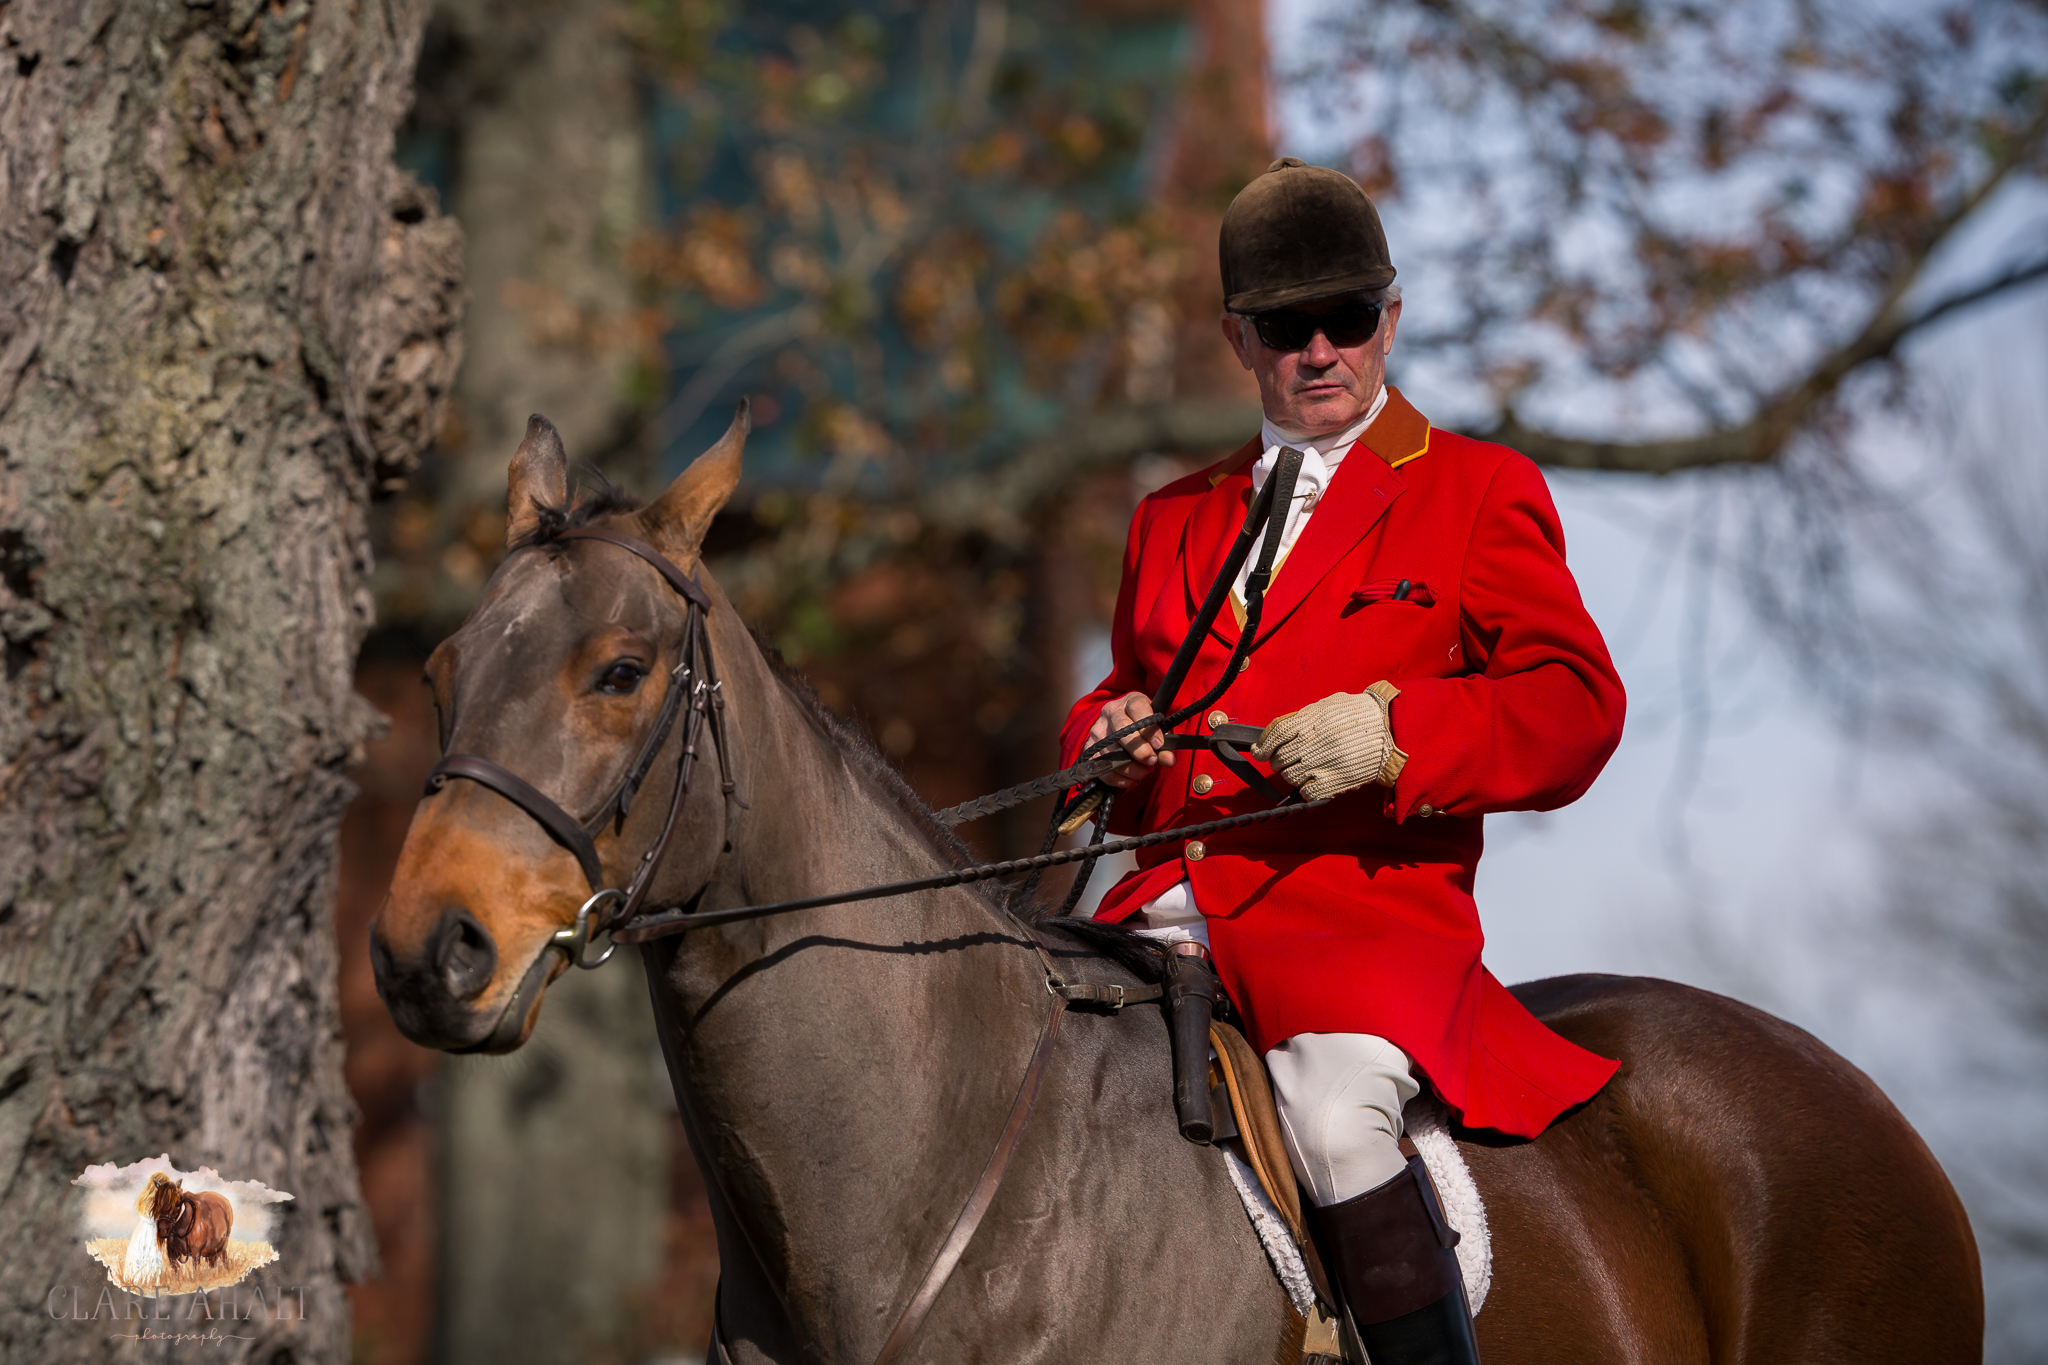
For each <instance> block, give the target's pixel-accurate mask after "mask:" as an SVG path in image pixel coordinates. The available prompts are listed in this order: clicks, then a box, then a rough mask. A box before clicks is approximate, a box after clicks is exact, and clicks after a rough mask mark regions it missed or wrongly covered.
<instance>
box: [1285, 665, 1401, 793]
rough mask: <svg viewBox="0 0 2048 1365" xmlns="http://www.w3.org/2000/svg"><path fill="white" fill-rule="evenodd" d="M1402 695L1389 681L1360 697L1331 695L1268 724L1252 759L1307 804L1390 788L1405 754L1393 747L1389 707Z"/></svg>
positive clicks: (1345, 694) (1363, 693) (1360, 694)
mask: <svg viewBox="0 0 2048 1365" xmlns="http://www.w3.org/2000/svg"><path fill="white" fill-rule="evenodd" d="M1400 695H1401V691H1400V689H1399V688H1397V687H1395V686H1394V685H1393V684H1392V683H1390V682H1384V681H1382V682H1376V683H1374V684H1373V685H1372V686H1371V687H1368V688H1367V689H1366V690H1365V691H1363V692H1335V693H1332V694H1331V695H1329V696H1327V697H1324V698H1323V699H1322V700H1321V701H1317V702H1310V703H1309V704H1308V705H1307V706H1304V707H1302V708H1301V709H1300V710H1299V711H1290V712H1288V713H1287V714H1286V715H1284V716H1276V717H1275V718H1274V719H1273V720H1271V721H1269V722H1268V723H1267V725H1266V728H1265V729H1264V730H1263V731H1261V732H1260V734H1259V742H1258V743H1256V744H1254V745H1253V746H1252V757H1254V758H1256V759H1259V760H1260V761H1261V762H1266V763H1271V764H1272V765H1273V766H1274V767H1275V768H1277V769H1278V770H1279V772H1280V776H1282V777H1284V778H1286V779H1287V780H1288V781H1289V782H1290V783H1292V784H1293V785H1295V786H1297V787H1299V788H1301V794H1302V795H1303V796H1304V797H1306V798H1308V799H1309V800H1311V801H1319V800H1321V799H1322V798H1323V797H1326V796H1336V795H1337V794H1338V793H1340V792H1348V791H1350V790H1351V789H1352V788H1354V787H1362V786H1364V785H1365V784H1366V783H1368V782H1377V783H1379V784H1380V785H1381V786H1383V787H1391V786H1393V785H1394V779H1395V778H1397V777H1399V776H1400V775H1401V769H1402V767H1403V766H1404V765H1405V764H1406V763H1407V762H1408V755H1406V754H1404V753H1402V752H1401V751H1400V749H1398V748H1397V747H1395V745H1394V729H1393V725H1392V724H1391V723H1390V721H1389V719H1388V715H1387V706H1388V703H1390V702H1392V701H1393V700H1394V698H1395V697H1398V696H1400Z"/></svg>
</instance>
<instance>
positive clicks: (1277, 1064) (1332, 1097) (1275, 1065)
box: [1137, 882, 1419, 1205]
mask: <svg viewBox="0 0 2048 1365" xmlns="http://www.w3.org/2000/svg"><path fill="white" fill-rule="evenodd" d="M1192 890H1193V888H1191V887H1189V886H1188V884H1187V883H1186V882H1182V883H1180V884H1179V885H1178V886H1176V887H1174V888H1173V889H1172V890H1170V891H1168V892H1166V893H1165V894H1164V895H1162V896H1160V897H1159V898H1158V899H1157V900H1155V901H1153V902H1152V903H1151V904H1149V905H1147V906H1146V907H1145V909H1144V911H1143V915H1142V917H1143V920H1144V924H1143V926H1142V927H1138V930H1137V931H1138V932H1139V933H1141V934H1143V935H1145V936H1146V937H1147V938H1153V939H1158V940H1159V941H1160V942H1162V943H1175V942H1179V941H1181V940H1184V939H1194V940H1195V941H1196V942H1198V943H1200V944H1202V945H1203V946H1204V947H1206V946H1207V945H1208V942H1209V926H1208V923H1207V921H1205V920H1204V919H1203V918H1202V915H1201V912H1200V911H1199V910H1197V909H1196V908H1195V904H1194V896H1193V895H1192ZM1266 1070H1267V1071H1268V1072H1270V1073H1271V1074H1272V1077H1273V1099H1274V1100H1275V1102H1276V1103H1277V1104H1278V1106H1279V1109H1280V1131H1281V1133H1282V1135H1283V1136H1284V1137H1285V1138H1286V1140H1287V1155H1288V1157H1289V1159H1290V1160H1292V1162H1293V1163H1294V1174H1295V1176H1296V1178H1297V1179H1299V1180H1300V1181H1301V1183H1302V1185H1303V1187H1304V1188H1305V1189H1307V1190H1308V1192H1309V1195H1310V1197H1311V1198H1312V1199H1313V1200H1314V1201H1315V1202H1316V1204H1318V1205H1326V1204H1339V1203H1342V1202H1343V1201H1344V1200H1346V1199H1350V1198H1352V1197H1354V1196H1356V1195H1361V1194H1364V1193H1365V1192H1366V1191H1367V1190H1370V1189H1373V1188H1374V1187H1376V1186H1379V1185H1384V1184H1385V1183H1386V1182H1387V1181H1389V1180H1392V1179H1393V1178H1394V1177H1395V1176H1397V1175H1399V1174H1400V1173H1401V1170H1402V1168H1403V1167H1404V1166H1406V1165H1407V1160H1408V1159H1407V1158H1406V1157H1404V1156H1402V1155H1401V1149H1400V1146H1399V1143H1400V1140H1401V1109H1402V1106H1404V1105H1406V1104H1407V1103H1408V1101H1409V1100H1411V1099H1413V1098H1415V1094H1416V1091H1417V1090H1418V1089H1419V1087H1418V1086H1417V1085H1416V1083H1415V1078H1414V1076H1413V1075H1412V1074H1410V1072H1409V1067H1408V1055H1407V1054H1406V1053H1404V1052H1402V1051H1401V1049H1400V1048H1398V1047H1395V1046H1394V1045H1393V1044H1392V1043H1390V1042H1388V1041H1387V1040H1386V1039H1384V1038H1376V1037H1374V1036H1373V1035H1372V1034H1370V1033H1301V1034H1296V1035H1295V1036H1294V1037H1292V1038H1289V1039H1286V1040H1285V1041H1283V1042H1282V1043H1280V1045H1279V1046H1277V1047H1275V1048H1273V1049H1272V1051H1270V1052H1268V1053H1267V1054H1266Z"/></svg>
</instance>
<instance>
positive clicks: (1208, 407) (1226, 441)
mask: <svg viewBox="0 0 2048 1365" xmlns="http://www.w3.org/2000/svg"><path fill="white" fill-rule="evenodd" d="M1260 419H1261V414H1260V410H1259V405H1258V404H1257V403H1255V402H1243V401H1240V400H1236V399H1226V400H1221V401H1218V400H1215V399H1188V400H1184V401H1179V402H1168V403H1153V404H1147V405H1144V406H1139V407H1126V408H1111V409H1107V410H1105V411H1102V412H1095V413H1090V414H1088V416H1087V417H1086V418H1085V419H1083V420H1081V421H1078V422H1076V423H1074V425H1073V426H1072V427H1071V428H1070V429H1063V430H1062V431H1060V432H1059V434H1057V435H1054V436H1048V437H1044V438H1042V439H1039V440H1037V441H1034V442H1032V443H1031V444H1029V445H1027V446H1025V447H1024V448H1023V449H1022V450H1020V451H1018V452H1017V453H1016V454H1015V455H1013V456H1011V457H1010V458H1008V459H1006V460H1004V461H1003V462H1002V463H1001V465H999V466H998V467H997V468H995V469H993V470H991V471H990V472H988V473H985V474H967V475H961V476H959V477H957V478H953V479H948V480H946V481H945V482H944V483H941V484H938V485H937V486H935V487H934V488H933V489H932V490H931V492H930V493H929V494H928V495H927V496H926V497H925V498H924V499H923V503H924V507H923V511H924V515H925V517H926V519H927V520H929V521H930V522H931V523H932V524H933V525H935V526H937V527H940V528H942V529H944V530H948V531H955V532H959V531H968V530H975V531H980V532H982V533H983V534H986V535H988V536H990V537H991V538H993V539H996V540H999V541H1002V542H1004V543H1006V544H1008V543H1022V542H1023V541H1025V540H1026V539H1028V538H1029V536H1030V534H1031V532H1030V531H1029V529H1028V526H1027V520H1026V519H1027V518H1028V516H1029V514H1030V512H1031V509H1032V508H1034V507H1036V506H1038V505H1040V504H1042V503H1043V502H1045V501H1046V500H1047V499H1049V498H1051V497H1054V496H1056V495H1057V494H1058V493H1060V492H1061V491H1062V490H1063V489H1066V488H1069V487H1071V486H1072V485H1073V483H1074V482H1075V481H1076V480H1078V479H1082V478H1085V477H1087V476H1088V475H1089V474H1092V473H1094V472H1096V471H1097V470H1102V469H1114V468H1116V467H1117V466H1119V465H1123V464H1127V463H1129V462H1130V461H1131V460H1134V459H1136V458H1138V457H1139V456H1142V455H1145V454H1149V453H1151V452H1153V451H1173V450H1225V449H1228V448H1229V447H1231V446H1235V445H1237V444H1238V443H1239V442H1241V441H1243V440H1244V439H1245V437H1247V436H1250V435H1252V434H1253V433H1254V432H1256V431H1258V429H1259V422H1260Z"/></svg>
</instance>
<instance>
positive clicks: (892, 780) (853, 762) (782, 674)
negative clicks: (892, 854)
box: [747, 626, 975, 867]
mask: <svg viewBox="0 0 2048 1365" xmlns="http://www.w3.org/2000/svg"><path fill="white" fill-rule="evenodd" d="M747 633H748V634H749V635H751V636H753V637H754V646H755V647H756V648H757V649H759V650H760V651H761V657H762V658H763V659H766V660H767V661H768V671H769V672H770V673H772V674H774V676H775V681H776V682H777V683H779V684H780V685H781V687H782V690H783V691H784V692H786V693H787V694H788V695H789V698H790V700H791V701H794V702H795V703H796V704H797V709H798V710H800V711H801V712H802V713H803V715H804V718H805V719H806V720H808V721H810V723H811V725H812V726H813V728H815V729H816V730H817V731H818V733H819V734H820V735H822V736H823V737H824V738H825V740H826V741H827V742H828V743H830V744H831V745H832V746H833V747H834V748H835V749H837V750H838V751H839V754H840V756H841V757H842V758H844V759H846V761H847V763H848V765H849V766H850V767H852V769H853V770H854V771H855V772H856V773H859V774H860V775H861V776H862V777H865V778H867V779H868V780H869V781H871V782H873V783H874V784H875V785H876V786H877V787H878V788H880V789H881V791H882V793H883V794H884V795H885V796H887V797H888V798H889V800H890V801H891V802H892V803H893V804H894V805H895V806H896V807H897V808H898V809H899V810H901V811H902V812H903V813H904V814H905V815H907V816H909V817H910V820H911V823H912V824H914V825H916V826H917V829H918V832H919V833H921V834H923V835H924V836H925V838H927V839H929V840H930V841H931V844H932V847H933V848H935V849H937V850H938V851H939V852H940V853H941V854H943V855H945V857H946V858H948V859H949V860H951V862H952V864H953V865H954V866H955V867H965V866H966V865H967V864H969V863H972V862H973V861H974V860H975V859H974V852H973V850H971V849H969V848H968V847H967V845H966V844H965V843H963V842H961V839H960V836H959V835H957V834H955V833H954V832H953V828H952V826H950V825H946V824H942V823H940V821H939V818H938V816H936V815H934V814H933V813H932V808H931V807H930V806H928V805H926V804H925V803H924V798H923V797H921V796H919V795H918V794H917V792H916V791H915V790H913V789H912V787H911V785H910V784H909V783H908V782H906V781H904V779H903V774H902V773H900V772H898V771H897V770H896V765H895V764H893V763H891V762H890V761H889V760H888V759H887V758H886V757H885V756H884V755H883V754H882V751H881V750H880V749H877V748H876V747H875V742H874V740H873V739H871V738H869V737H868V733H867V731H865V730H863V729H862V728H861V727H860V726H858V725H856V724H854V722H852V721H850V720H848V719H847V718H846V717H844V716H842V715H840V714H839V713H838V712H837V711H834V710H833V709H832V708H831V707H829V706H827V705H826V704H825V699H824V698H823V697H820V696H819V695H818V690H817V689H816V688H814V687H812V686H811V683H810V679H808V678H806V677H804V675H803V674H802V673H800V672H798V671H797V669H796V666H795V665H794V664H792V663H790V662H789V660H787V659H785V658H783V657H782V651H781V650H779V649H777V648H776V647H775V646H774V645H773V644H772V643H770V642H769V641H768V640H766V639H765V638H763V637H762V635H761V632H759V631H757V630H755V629H754V628H753V627H752V626H748V627H747Z"/></svg>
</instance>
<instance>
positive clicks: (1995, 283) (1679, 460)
mask: <svg viewBox="0 0 2048 1365" xmlns="http://www.w3.org/2000/svg"><path fill="white" fill-rule="evenodd" d="M2044 138H2048V103H2044V104H2043V105H2042V107H2041V108H2040V110H2038V111H2037V112H2036V113H2035V115H2034V118H2033V121H2032V122H2031V123H2029V124H2028V125H2027V127H2026V128H2025V129H2024V130H2022V131H2021V132H2020V134H2019V135H2018V136H2016V137H2015V138H2014V139H2013V140H2012V142H2011V143H2010V144H2008V145H2007V147H2006V148H2005V152H2004V155H2002V156H2001V157H2000V158H1999V160H1998V162H1997V164H1996V165H1995V166H1993V168H1992V171H1991V174H1989V175H1988V176H1986V177H1985V178H1984V180H1983V181H1982V183H1980V184H1979V185H1977V187H1976V188H1975V189H1973V190H1972V191H1971V192H1970V193H1969V194H1967V195H1965V196H1964V197H1963V198H1962V199H1961V200H1960V201H1959V202H1958V203H1957V204H1956V205H1955V207H1954V208H1953V209H1951V210H1950V211H1949V212H1948V213H1947V214H1946V215H1944V216H1943V217H1942V218H1941V219H1940V220H1939V221H1938V222H1937V223H1936V224H1935V225H1934V226H1933V228H1932V229H1931V230H1930V231H1929V232H1928V234H1927V236H1926V237H1925V239H1924V240H1923V241H1922V242H1921V243H1920V245H1919V247H1918V249H1917V250H1915V251H1914V252H1913V253H1912V255H1911V256H1910V257H1909V258H1908V260H1907V261H1906V263H1905V265H1904V266H1903V267H1901V268H1900V270H1899V271H1898V272H1897V273H1896V274H1895V275H1894V276H1893V277H1892V280H1891V282H1890V283H1889V284H1888V285H1887V286H1886V288H1885V291H1884V293H1883V294H1882V295H1881V296H1880V297H1879V299H1878V301H1877V304H1876V306H1875V307H1874V308H1873V309H1872V310H1871V315H1870V319H1869V321H1868V322H1866V323H1865V324H1864V327H1863V331H1862V332H1861V333H1860V334H1859V335H1857V336H1856V337H1855V338H1854V339H1853V340H1851V341H1849V342H1848V343H1847V344H1845V345H1843V346H1841V347H1839V348H1837V349H1836V350H1834V351H1832V352H1830V353H1829V354H1827V355H1826V356H1824V357H1822V358H1821V359H1820V361H1819V362H1818V363H1816V364H1815V365H1814V367H1813V369H1812V370H1810V371H1809V372H1808V373H1807V376H1806V377H1805V378H1804V379H1803V380H1801V381H1800V382H1798V383H1797V384H1795V385H1792V386H1790V387H1787V388H1784V389H1781V390H1779V392H1778V394H1777V395H1776V396H1775V397H1773V398H1771V399H1769V400H1768V401H1766V402H1765V403H1764V404H1763V405H1762V406H1761V407H1760V408H1758V410H1757V412H1756V414H1755V415H1754V416H1752V417H1751V418H1750V419H1749V420H1748V421H1746V422H1742V423H1739V424H1735V425H1729V426H1720V427H1714V428H1711V429H1709V430H1707V431H1704V432H1701V433H1700V434H1698V435H1696V436H1684V437H1676V438H1672V439H1668V440H1660V441H1592V440H1583V439H1579V438H1576V437H1570V436H1561V435H1558V434H1557V433H1555V432H1549V431H1543V430H1539V429H1537V428H1534V427H1530V426H1526V425H1524V424H1523V423H1522V422H1521V421H1520V419H1518V418H1517V417H1516V416H1515V414H1514V410H1513V408H1509V409H1508V411H1507V412H1506V413H1504V414H1503V415H1502V417H1501V419H1500V420H1499V421H1498V422H1497V423H1495V424H1494V425H1493V427H1491V428H1490V429H1487V430H1483V431H1475V432H1474V433H1473V434H1474V435H1477V436H1480V437H1481V438H1483V439H1485V440H1489V441H1499V442H1500V443H1501V444H1503V445H1509V446H1513V447H1514V448H1515V449H1517V450H1519V451H1521V452H1522V453H1523V454H1525V455H1527V456H1528V457H1529V458H1530V459H1532V460H1534V461H1536V462H1537V463H1538V464H1545V465H1554V466H1557V467H1559V468H1564V469H1610V470H1625V471H1630V472H1634V473H1642V474H1673V473H1676V472H1678V471H1679V470H1682V469H1697V468H1700V467H1702V466H1706V465H1718V464H1766V463H1769V462H1770V461H1772V460H1774V459H1776V458H1777V457H1778V456H1779V455H1780V454H1781V453H1782V452H1783V451H1784V449H1785V446H1786V444H1787V443H1788V442H1790V441H1791V439H1792V438H1793V437H1794V436H1795V435H1797V434H1798V432H1799V431H1800V429H1801V428H1803V427H1804V426H1805V425H1806V424H1807V423H1808V422H1809V421H1811V420H1812V418H1813V417H1814V415H1815V414H1816V413H1817V412H1818V410H1819V409H1820V408H1821V407H1822V405H1823V404H1825V403H1826V402H1827V401H1828V400H1829V399H1830V398H1832V397H1833V396H1834V394H1835V392H1836V391H1837V390H1838V389H1840V388H1841V386H1842V383H1843V381H1844V380H1846V379H1847V378H1848V377H1849V375H1850V374H1851V373H1852V372H1854V371H1855V370H1856V369H1858V368H1859V367H1861V366H1863V365H1866V364H1868V363H1870V362H1871V361H1873V360H1882V359H1885V358H1886V357H1888V356H1890V355H1891V354H1892V353H1893V352H1895V351H1896V350H1897V349H1898V348H1899V346H1900V344H1901V343H1902V342H1904V341H1905V340H1906V338H1907V337H1909V336H1911V335H1913V333H1915V332H1917V331H1919V330H1920V329H1921V328H1923V327H1926V326H1928V325H1930V324H1931V323H1933V322H1935V321H1936V320H1938V319H1940V318H1942V317H1945V316H1947V315H1949V314H1951V313H1955V312H1958V311H1960V310H1962V309H1965V308H1969V307H1972V306H1974V305H1976V304H1979V303H1983V302H1986V301H1987V300H1989V299H1992V298H1994V297H1996V296H1998V295H2000V294H2003V293H2006V292H2007V291H2009V290H2013V289H2018V288H2021V287H2024V286H2025V285H2028V284H2031V283H2033V282H2034V281H2036V280H2039V279H2041V278H2043V277H2044V276H2048V259H2043V260H2038V261H2035V262H2032V263H2031V264H2028V265H2025V266H2019V267H2015V268H2014V269H2012V270H2009V271H2007V272H2005V273H2004V274H2002V275H1999V276H1998V277H1996V278H1995V279H1992V280H1989V281H1986V282H1985V283H1983V284H1979V285H1975V286H1972V287H1971V288H1968V289H1965V290H1963V291H1961V292H1960V293H1956V294H1952V295H1950V296H1949V297H1947V298H1945V299H1943V300H1941V301H1940V302H1938V303H1935V304H1933V305H1931V306H1929V307H1927V308H1923V309H1921V310H1919V311H1918V312H1916V313H1913V314H1912V315H1910V316H1908V315H1906V314H1905V313H1904V311H1903V305H1904V301H1905V298H1906V296H1907V295H1908V294H1909V293H1910V292H1911V291H1912V289H1913V286H1914V285H1916V284H1917V283H1919V281H1920V277H1921V273H1922V272H1923V270H1924V269H1925V268H1926V265H1927V262H1928V260H1929V259H1930V258H1931V257H1932V256H1933V255H1934V253H1935V251H1936V250H1937V249H1939V248H1940V246H1941V245H1942V244H1943V243H1944V242H1946V241H1947V240H1949V238H1950V237H1951V236H1952V235H1953V234H1954V232H1955V230H1956V229H1957V228H1958V227H1960V226H1961V225H1962V224H1963V223H1964V222H1965V221H1967V220H1968V219H1969V218H1970V217H1971V215H1972V214H1974V213H1975V212H1976V210H1977V209H1978V208H1979V207H1980V206H1981V205H1982V204H1983V203H1984V202H1985V201H1986V200H1987V199H1989V198H1990V197H1991V195H1992V193H1993V192H1994V191H1995V190H1997V189H1998V187H1999V186H2000V185H2001V184H2003V183H2004V182H2005V180H2006V178H2007V177H2008V176H2009V175H2010V174H2011V173H2012V172H2013V171H2014V170H2016V169H2017V168H2019V167H2020V166H2021V165H2023V164H2025V162H2026V161H2027V160H2028V158H2030V157H2031V156H2032V155H2033V154H2034V153H2035V151H2036V150H2038V149H2039V148H2040V146H2041V145H2042V142H2043V140H2044Z"/></svg>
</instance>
